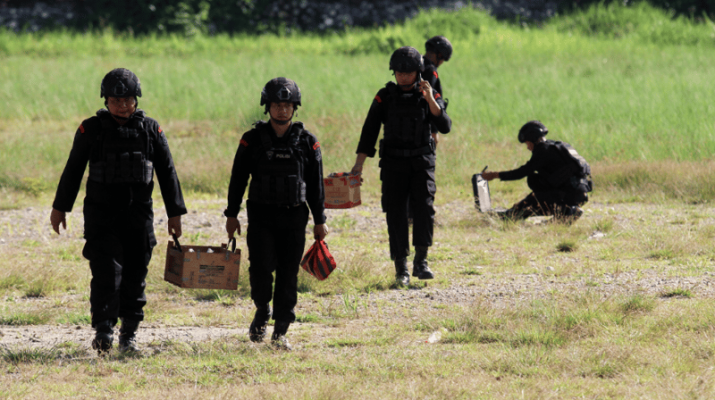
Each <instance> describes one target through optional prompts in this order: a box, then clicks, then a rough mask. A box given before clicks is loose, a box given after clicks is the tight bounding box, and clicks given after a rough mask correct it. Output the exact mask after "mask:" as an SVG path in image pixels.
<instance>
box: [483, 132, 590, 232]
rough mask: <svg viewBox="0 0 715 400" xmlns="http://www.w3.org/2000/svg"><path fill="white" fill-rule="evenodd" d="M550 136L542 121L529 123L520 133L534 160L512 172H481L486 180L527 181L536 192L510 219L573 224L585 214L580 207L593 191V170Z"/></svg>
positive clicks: (517, 206) (518, 205)
mask: <svg viewBox="0 0 715 400" xmlns="http://www.w3.org/2000/svg"><path fill="white" fill-rule="evenodd" d="M547 133H549V130H548V129H546V127H545V126H544V124H542V123H541V122H539V121H529V122H527V123H526V124H525V125H524V126H522V127H521V129H520V130H519V142H521V143H525V144H526V148H527V149H529V151H531V152H532V155H531V159H530V160H529V161H528V162H527V163H526V164H524V165H522V166H521V167H519V168H517V169H515V170H512V171H502V172H491V171H487V172H483V173H482V177H483V178H484V179H485V180H487V181H490V180H492V179H495V178H499V179H501V180H502V181H513V180H517V179H522V178H524V177H526V178H527V179H526V182H527V184H528V185H529V188H530V189H531V190H533V192H532V193H530V194H529V195H528V196H526V198H524V199H523V200H522V201H520V202H518V203H516V204H514V206H513V207H512V208H510V209H509V210H507V212H506V214H505V217H507V218H513V219H526V218H528V217H530V216H532V215H553V216H554V217H556V218H558V219H560V220H563V221H565V222H573V221H575V220H577V219H578V218H579V217H580V216H581V215H582V214H583V210H582V209H581V207H580V206H581V205H583V204H584V203H586V202H587V201H588V194H587V193H588V192H590V191H591V189H592V188H593V183H592V182H591V167H590V166H589V165H588V163H587V162H586V160H585V159H584V158H583V157H581V156H580V155H579V154H578V153H577V152H576V150H574V148H573V147H571V145H569V144H568V143H563V142H559V141H553V140H545V138H544V136H546V134H547Z"/></svg>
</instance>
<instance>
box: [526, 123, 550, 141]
mask: <svg viewBox="0 0 715 400" xmlns="http://www.w3.org/2000/svg"><path fill="white" fill-rule="evenodd" d="M547 133H549V130H548V129H546V127H545V126H544V124H542V123H541V122H540V121H537V120H533V121H529V122H527V123H525V124H524V126H522V127H521V129H519V143H524V142H527V141H528V142H532V143H536V142H537V141H538V140H539V138H542V137H544V136H546V134H547Z"/></svg>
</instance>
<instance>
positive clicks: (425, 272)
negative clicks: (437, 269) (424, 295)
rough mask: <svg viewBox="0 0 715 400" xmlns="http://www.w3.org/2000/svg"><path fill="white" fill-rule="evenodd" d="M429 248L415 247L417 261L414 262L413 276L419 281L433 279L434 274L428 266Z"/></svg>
mask: <svg viewBox="0 0 715 400" xmlns="http://www.w3.org/2000/svg"><path fill="white" fill-rule="evenodd" d="M427 250H429V247H427V246H415V259H414V261H412V276H416V277H417V278H419V279H433V278H434V274H433V273H432V270H430V269H429V266H428V265H427Z"/></svg>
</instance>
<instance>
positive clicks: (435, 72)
mask: <svg viewBox="0 0 715 400" xmlns="http://www.w3.org/2000/svg"><path fill="white" fill-rule="evenodd" d="M432 74H434V77H435V78H437V79H439V75H437V71H432Z"/></svg>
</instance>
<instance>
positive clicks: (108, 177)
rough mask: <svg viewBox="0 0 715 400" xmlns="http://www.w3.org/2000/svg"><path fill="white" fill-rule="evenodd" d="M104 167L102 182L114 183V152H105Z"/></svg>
mask: <svg viewBox="0 0 715 400" xmlns="http://www.w3.org/2000/svg"><path fill="white" fill-rule="evenodd" d="M106 160H107V161H106V162H105V168H104V183H114V181H115V179H114V177H115V176H116V175H117V156H116V155H115V154H107V158H106Z"/></svg>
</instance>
